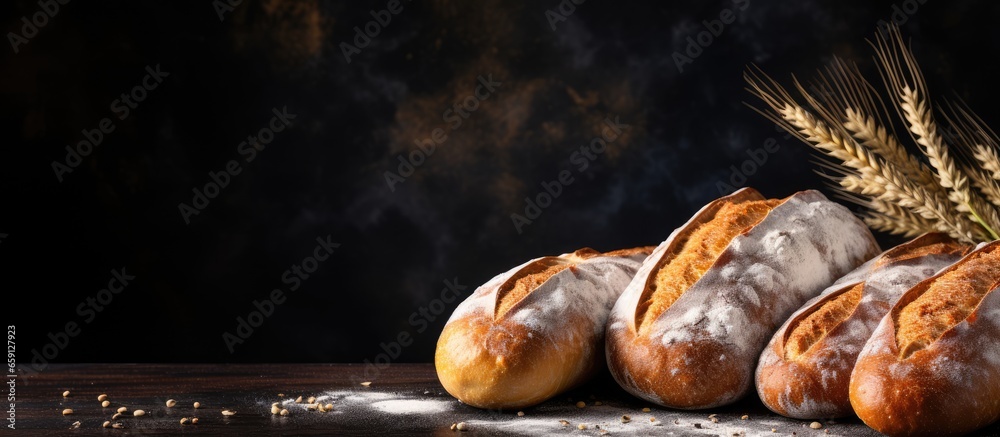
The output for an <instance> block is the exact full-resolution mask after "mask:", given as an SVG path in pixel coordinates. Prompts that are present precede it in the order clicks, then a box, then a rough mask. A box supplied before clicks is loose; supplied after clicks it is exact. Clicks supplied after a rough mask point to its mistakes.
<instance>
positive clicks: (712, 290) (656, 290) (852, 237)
mask: <svg viewBox="0 0 1000 437" xmlns="http://www.w3.org/2000/svg"><path fill="white" fill-rule="evenodd" d="M879 252H880V250H879V248H878V245H877V244H876V243H875V239H874V237H872V235H871V232H870V231H869V230H868V228H867V227H866V226H865V224H864V223H862V222H861V221H860V220H858V219H857V218H856V217H855V216H854V215H853V214H851V212H850V211H849V210H847V208H845V207H843V206H841V205H838V204H836V203H833V202H830V201H829V200H827V199H826V197H824V196H823V195H822V194H820V193H819V192H816V191H803V192H799V193H797V194H795V195H793V196H791V197H788V198H786V199H783V200H767V199H764V198H763V197H762V196H761V195H760V194H759V193H757V192H756V191H754V190H752V189H742V190H740V191H737V192H736V193H733V194H732V195H729V196H726V197H723V198H721V199H718V200H716V201H714V202H712V203H709V204H708V205H706V206H705V207H704V208H702V209H701V211H699V212H698V213H697V214H695V216H694V217H693V218H692V219H691V220H690V221H689V222H688V223H686V224H685V225H684V226H682V227H680V228H678V229H677V230H676V231H674V233H673V234H671V235H670V237H669V238H667V240H666V241H664V242H663V243H662V244H660V246H659V247H657V248H656V250H655V251H654V252H653V254H652V255H650V256H649V258H647V259H646V261H645V262H644V263H643V265H642V267H641V268H640V269H639V272H638V273H637V274H636V276H635V278H634V279H633V280H632V282H631V283H630V284H629V285H628V288H627V289H626V290H625V292H624V293H623V294H622V297H621V298H620V299H619V300H618V302H617V303H616V304H615V307H614V309H613V310H612V313H611V317H610V319H609V321H608V323H609V325H608V332H607V358H608V366H609V368H610V370H611V373H612V375H613V376H614V377H615V379H616V380H617V381H618V383H619V384H620V385H621V386H622V387H623V388H625V390H627V391H629V392H630V393H632V394H634V395H636V396H638V397H640V398H643V399H646V400H648V401H650V402H654V403H657V404H660V405H664V406H668V407H673V408H685V409H692V408H710V407H715V406H719V405H724V404H727V403H730V402H733V401H735V400H737V399H739V398H740V397H741V396H743V395H744V394H746V392H747V391H748V390H749V388H750V384H751V381H752V377H753V371H754V368H755V367H756V364H757V358H758V357H759V356H760V353H761V351H762V350H763V348H764V346H765V344H766V343H767V341H768V340H769V339H770V338H771V335H772V334H773V333H774V330H775V329H777V327H778V326H779V325H780V324H781V323H782V322H784V321H785V319H786V318H787V317H788V315H789V314H791V313H792V311H794V310H795V309H797V308H799V307H800V306H801V305H802V303H804V302H805V301H806V300H808V299H809V298H811V297H813V296H815V295H816V294H818V293H819V292H820V291H822V290H823V289H824V288H825V287H827V286H829V285H830V284H831V283H832V282H833V281H834V280H836V279H837V278H840V277H841V276H843V275H844V274H845V273H847V272H849V271H850V270H852V269H854V268H855V267H857V266H858V265H860V264H861V263H863V262H864V261H866V260H868V259H870V258H871V257H873V256H875V255H877V254H878V253H879Z"/></svg>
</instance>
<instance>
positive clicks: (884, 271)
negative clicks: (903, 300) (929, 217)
mask: <svg viewBox="0 0 1000 437" xmlns="http://www.w3.org/2000/svg"><path fill="white" fill-rule="evenodd" d="M970 249H971V247H969V246H967V245H963V244H960V243H959V242H957V241H955V240H954V239H952V238H950V237H948V236H947V235H945V234H941V233H929V234H924V235H921V236H919V237H917V238H915V239H913V240H911V241H909V242H907V243H904V244H902V245H899V246H896V247H895V248H893V249H890V250H887V251H885V252H883V253H882V254H881V255H879V256H877V257H875V258H874V259H872V260H870V261H868V262H866V263H865V264H864V265H862V266H861V267H858V268H857V269H855V270H854V271H852V272H851V273H848V274H847V275H845V276H844V277H843V278H841V279H839V280H837V282H835V283H834V284H833V285H831V286H830V287H828V288H827V289H826V290H824V291H823V292H822V293H821V294H820V295H819V296H817V297H814V298H812V299H811V300H809V301H808V302H806V304H805V305H803V306H802V307H801V308H800V309H799V310H798V311H796V312H795V313H794V314H792V316H791V317H789V318H788V320H787V321H785V323H784V324H783V325H782V326H781V328H780V329H778V331H777V332H776V333H775V334H774V336H773V337H772V338H771V342H770V343H769V344H768V345H767V347H766V348H765V349H764V352H763V353H762V354H761V356H760V362H759V364H758V366H757V373H756V378H755V379H756V383H757V393H758V394H759V395H760V398H761V400H762V401H763V402H764V405H766V406H767V407H768V408H769V409H771V411H774V412H775V413H778V414H781V415H783V416H787V417H793V418H796V419H819V418H831V417H843V416H849V415H851V414H853V412H854V410H853V409H852V408H851V402H850V399H849V397H848V387H849V385H850V377H851V370H853V369H854V362H855V360H856V359H857V357H858V354H859V353H860V352H861V348H862V347H864V345H865V342H867V341H868V338H869V337H870V336H871V333H872V331H874V330H875V327H876V326H878V323H879V321H881V320H882V317H883V316H885V314H886V313H887V312H888V311H889V308H890V307H892V305H893V304H894V303H896V300H898V299H899V297H900V296H902V295H903V293H904V292H906V291H907V290H909V289H910V288H911V287H913V286H914V285H916V284H917V283H918V282H920V281H922V280H924V279H926V278H928V277H930V276H931V275H933V274H935V273H937V272H938V271H939V270H941V269H943V268H945V267H947V266H949V265H951V264H953V263H954V262H955V261H958V259H959V258H961V257H962V255H963V254H964V253H966V252H968V251H969V250H970ZM858 288H860V295H859V296H858V298H859V299H858V300H857V301H856V304H855V305H854V306H852V307H850V308H843V309H841V308H838V309H841V310H846V311H845V312H846V313H844V312H842V314H843V315H842V317H833V313H834V312H833V311H830V309H829V308H828V305H830V306H833V305H837V304H838V303H839V301H838V299H841V298H842V297H845V296H846V294H848V293H852V292H855V290H857V289H858ZM852 303H853V302H852ZM824 311H826V312H827V313H826V314H825V315H824V317H823V318H821V320H820V323H821V324H822V325H823V326H822V328H823V329H824V330H825V332H824V333H821V334H820V335H819V338H818V339H816V340H815V341H814V342H812V343H811V345H810V346H808V348H807V349H806V350H805V351H803V352H801V353H799V354H798V355H797V356H794V357H792V356H790V354H791V350H790V349H789V347H788V345H789V341H791V340H792V338H793V336H796V335H801V334H802V333H801V332H799V329H800V328H801V329H806V328H805V327H801V326H800V322H802V321H804V320H806V319H807V318H809V317H811V316H813V315H815V314H818V313H822V312H824Z"/></svg>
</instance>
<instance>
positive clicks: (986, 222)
mask: <svg viewBox="0 0 1000 437" xmlns="http://www.w3.org/2000/svg"><path fill="white" fill-rule="evenodd" d="M889 38H891V39H892V40H893V41H892V42H894V43H895V44H892V43H890V41H889ZM872 46H873V47H874V48H875V54H876V58H877V59H878V60H879V65H880V66H881V69H880V73H881V74H882V78H883V81H884V82H885V84H886V87H887V88H888V89H889V90H890V92H893V93H895V95H896V98H897V100H895V101H894V103H895V104H896V106H897V110H898V111H899V112H900V113H901V114H900V115H901V116H902V118H903V120H905V121H906V123H907V125H908V127H909V132H910V134H911V136H912V137H913V140H914V141H915V142H916V143H917V144H918V145H920V146H921V151H923V152H924V155H925V156H926V157H927V159H928V161H929V162H930V165H931V167H933V168H934V170H936V173H937V176H938V182H939V184H940V185H941V186H942V187H944V188H945V189H947V193H948V200H950V201H951V202H952V203H953V204H955V207H956V209H958V211H960V212H964V213H966V214H967V215H968V216H969V218H970V219H971V220H973V221H975V222H976V223H979V224H980V225H981V226H983V227H984V228H985V230H986V231H988V232H989V233H990V234H991V236H992V237H993V238H1000V237H998V236H997V233H996V232H995V231H994V229H1000V218H998V214H997V211H996V208H994V207H993V206H992V205H988V204H987V203H986V202H985V201H984V200H983V199H982V197H981V196H980V195H979V194H978V193H976V192H974V191H972V190H971V189H970V186H969V177H968V176H966V175H964V174H962V173H961V172H959V171H958V166H957V164H956V163H955V160H954V158H953V157H952V156H951V154H950V153H949V148H948V145H947V144H946V143H945V141H944V138H943V137H942V136H941V134H940V133H938V128H937V122H936V121H935V120H934V114H933V111H932V109H931V104H930V102H929V101H927V100H926V97H927V95H928V92H927V85H926V83H925V82H924V78H923V74H922V73H921V72H920V67H919V66H918V65H917V63H916V60H915V59H914V57H913V53H912V52H911V51H910V50H909V49H908V48H907V46H906V44H905V43H904V42H903V37H902V35H901V34H900V32H899V29H898V28H893V29H891V30H890V32H889V36H888V37H883V35H882V34H881V33H880V34H879V36H878V37H877V38H876V42H875V43H873V44H872Z"/></svg>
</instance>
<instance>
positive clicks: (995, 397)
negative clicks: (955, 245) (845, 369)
mask: <svg viewBox="0 0 1000 437" xmlns="http://www.w3.org/2000/svg"><path fill="white" fill-rule="evenodd" d="M998 288H1000V241H996V242H992V243H989V244H986V245H983V246H981V247H980V248H978V249H977V250H975V251H973V252H972V253H970V254H969V255H967V256H966V257H965V258H962V259H961V260H960V261H958V262H956V263H955V264H953V265H951V266H949V267H947V268H945V269H944V270H942V271H941V272H940V273H938V274H936V275H934V276H932V277H930V278H928V279H926V280H924V281H922V282H920V283H919V284H917V285H916V286H914V287H913V288H911V289H910V290H908V291H907V292H906V293H905V294H904V295H903V296H902V297H901V298H900V299H899V301H898V302H897V303H896V305H895V306H893V307H892V309H891V310H890V311H889V313H888V314H886V315H885V317H883V318H882V320H881V322H880V323H879V325H878V327H877V328H876V329H875V332H874V333H873V334H872V336H871V338H870V339H869V340H868V342H867V343H866V344H865V347H864V349H863V350H862V351H861V354H860V355H859V356H858V360H857V363H856V364H855V366H854V371H853V372H852V373H851V385H850V398H851V405H852V406H853V407H854V411H855V412H856V413H857V415H858V417H860V418H861V420H863V421H864V422H865V423H866V424H868V426H871V427H872V428H874V429H875V430H876V431H879V432H882V433H885V434H888V435H891V436H910V435H928V436H932V435H933V436H940V435H958V434H964V433H967V432H969V431H972V430H975V429H977V428H981V427H983V426H986V425H988V424H990V423H992V422H994V421H996V420H997V419H1000V293H998V292H997V289H998Z"/></svg>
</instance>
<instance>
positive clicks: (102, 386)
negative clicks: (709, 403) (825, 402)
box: [3, 364, 998, 436]
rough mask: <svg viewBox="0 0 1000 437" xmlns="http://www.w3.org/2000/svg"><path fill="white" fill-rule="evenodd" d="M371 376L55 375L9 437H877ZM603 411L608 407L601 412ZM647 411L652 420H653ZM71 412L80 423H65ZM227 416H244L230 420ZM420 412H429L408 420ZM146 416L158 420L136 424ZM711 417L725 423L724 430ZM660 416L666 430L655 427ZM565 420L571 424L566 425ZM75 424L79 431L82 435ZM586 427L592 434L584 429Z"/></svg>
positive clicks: (753, 410)
mask: <svg viewBox="0 0 1000 437" xmlns="http://www.w3.org/2000/svg"><path fill="white" fill-rule="evenodd" d="M362 371H363V368H362V367H361V366H360V365H349V364H260V365H221V364H180V365H173V364H74V365H52V366H50V368H49V369H47V370H46V371H44V372H42V373H39V374H37V375H33V376H31V377H27V378H19V379H18V384H17V386H16V394H17V403H16V411H17V431H16V432H11V430H10V429H7V428H6V426H5V428H4V432H3V434H4V435H121V436H126V435H132V436H135V435H176V434H196V435H365V434H390V435H399V434H404V435H405V434H410V435H426V434H433V435H455V434H456V433H458V432H457V431H451V430H450V427H451V425H452V424H453V423H456V422H463V421H464V422H466V424H467V425H468V428H469V429H468V431H466V432H464V433H461V434H464V435H525V434H535V435H551V434H573V435H602V434H601V431H602V430H606V431H608V433H609V434H612V435H679V436H683V435H723V436H732V435H792V434H793V433H795V435H797V436H819V435H849V436H859V435H860V436H873V435H877V433H875V432H873V431H872V430H871V429H869V428H867V427H865V426H864V424H862V423H860V422H859V421H858V420H857V419H850V420H837V421H822V423H823V428H822V429H819V430H814V429H810V428H809V427H808V424H809V422H808V421H798V420H789V419H784V418H781V417H779V416H776V415H774V414H772V413H770V412H769V411H767V409H765V408H764V407H763V405H761V404H760V402H759V401H758V400H757V398H756V396H752V397H750V398H748V399H746V400H744V401H743V402H740V403H738V404H736V405H732V406H728V407H724V408H716V409H712V410H706V411H698V412H680V411H675V410H667V409H662V408H657V407H655V406H653V405H648V404H646V403H644V402H642V401H640V400H637V399H635V398H632V397H630V396H629V395H628V394H626V393H624V392H623V391H621V389H619V388H617V387H616V386H615V385H614V383H613V381H610V380H608V379H607V378H599V379H598V380H595V381H593V382H591V383H590V384H587V385H585V386H583V387H581V388H579V389H577V390H574V391H573V392H571V393H567V394H566V395H564V396H560V397H558V398H556V399H553V400H550V401H549V402H546V403H544V404H542V405H540V406H537V407H534V408H528V409H525V410H524V413H525V415H524V416H518V415H517V412H516V411H483V410H478V409H475V408H472V407H468V406H466V405H463V404H461V403H459V402H457V401H455V400H454V399H453V398H451V397H450V396H449V395H448V394H447V393H446V392H445V391H444V390H443V389H442V387H441V385H440V384H439V383H438V381H437V378H436V376H435V374H434V368H433V366H432V365H430V364H395V365H392V366H391V367H389V368H388V369H386V370H383V371H381V372H379V377H378V378H374V382H373V383H372V384H371V385H370V386H369V387H364V386H361V385H360V384H358V383H357V381H360V379H359V378H361V375H362ZM65 390H69V391H70V392H71V395H70V397H68V398H63V397H62V392H63V391H65ZM100 394H107V395H108V396H109V398H110V400H111V402H112V406H111V407H110V408H102V407H101V406H100V403H99V402H98V401H97V397H98V396H99V395H100ZM279 394H284V395H286V396H285V399H286V402H288V403H289V404H288V405H286V408H288V409H289V411H290V412H291V415H290V416H288V417H276V416H272V415H271V413H270V411H269V410H270V406H271V403H273V402H278V401H282V398H280V397H279V396H278V395H279ZM300 395H301V396H303V397H304V398H308V397H310V396H330V398H325V399H324V403H326V402H329V403H332V404H333V405H334V407H335V410H334V411H332V412H329V413H320V412H316V411H307V410H305V408H304V407H303V406H302V405H296V404H294V402H293V401H291V399H294V398H295V397H297V396H300ZM167 399H175V400H177V405H176V406H174V407H173V408H166V406H165V403H166V401H167ZM581 400H582V401H585V402H586V403H587V406H586V407H585V408H582V409H581V408H577V407H576V406H575V403H576V402H577V401H581ZM195 401H197V402H200V403H201V404H202V408H201V409H198V410H195V409H194V408H193V407H192V405H193V402H195ZM597 401H600V402H601V403H602V405H600V406H597V405H595V402H597ZM120 406H126V407H128V408H129V414H128V415H126V416H125V418H124V419H121V420H120V421H121V422H122V423H123V424H124V425H125V427H126V428H124V429H120V430H116V429H103V428H101V424H102V423H103V422H104V421H106V420H110V418H111V416H112V415H113V414H114V412H115V410H116V409H117V408H118V407H120ZM646 407H648V408H651V411H650V412H648V413H645V412H643V411H642V409H643V408H646ZM65 408H71V409H73V410H74V414H73V415H71V416H63V415H62V413H61V412H62V410H63V409H65ZM223 408H229V409H232V410H235V411H236V412H237V414H236V415H235V416H232V417H224V416H223V415H222V414H221V411H222V409H223ZM414 408H419V409H422V410H424V412H423V413H413V414H406V412H405V411H403V410H406V411H412V410H413V409H414ZM135 409H142V410H145V411H146V412H147V415H146V416H144V417H140V418H135V417H132V415H131V411H133V410H135ZM710 414H717V416H716V419H718V422H717V423H716V422H713V421H712V420H711V419H710V418H709V415H710ZM623 415H629V416H630V417H631V422H629V423H626V424H623V423H621V417H622V416H623ZM743 415H747V416H748V417H747V419H742V416H743ZM5 417H6V415H5ZM182 417H198V418H199V423H198V424H197V425H185V426H182V425H181V424H180V423H179V421H180V418H182ZM650 417H655V418H656V419H657V420H658V421H659V422H660V425H659V426H656V425H653V424H651V423H650V421H649V418H650ZM560 420H565V421H567V422H569V425H568V426H563V425H562V424H561V423H560ZM76 421H79V422H80V423H81V424H80V427H79V428H77V429H71V428H72V424H73V423H74V422H76ZM675 421H676V423H675ZM581 423H584V424H586V425H587V429H585V430H580V429H578V428H577V426H578V425H579V424H581ZM6 424H7V422H6V421H5V425H6ZM596 426H600V429H598V428H597V427H596ZM772 429H775V430H776V431H777V433H774V432H772V431H771V430H772ZM997 429H998V427H996V426H994V427H991V428H990V430H987V432H985V433H984V434H983V435H992V434H995V433H996V431H997ZM741 433H742V434H741Z"/></svg>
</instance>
